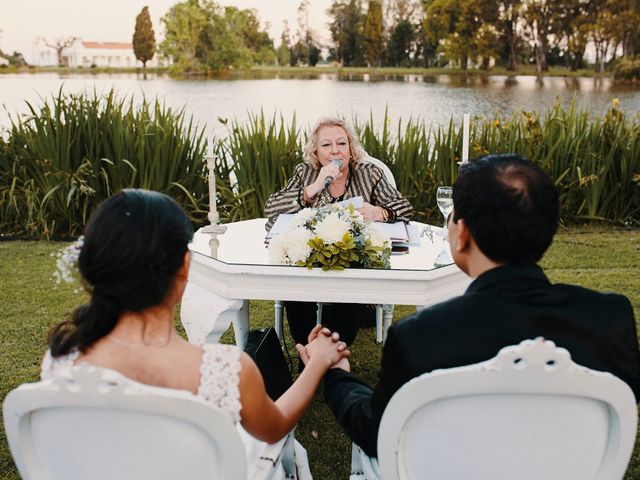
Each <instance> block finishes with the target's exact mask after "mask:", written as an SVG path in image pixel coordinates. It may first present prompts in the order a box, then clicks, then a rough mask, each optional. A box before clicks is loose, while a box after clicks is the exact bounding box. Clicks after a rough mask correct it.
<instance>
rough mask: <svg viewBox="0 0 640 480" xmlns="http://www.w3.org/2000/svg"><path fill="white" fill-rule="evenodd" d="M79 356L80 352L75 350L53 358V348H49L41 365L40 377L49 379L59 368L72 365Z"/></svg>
mask: <svg viewBox="0 0 640 480" xmlns="http://www.w3.org/2000/svg"><path fill="white" fill-rule="evenodd" d="M79 356H80V352H78V351H73V352H71V353H69V354H68V355H63V356H62V357H56V358H53V357H52V356H51V350H47V353H45V354H44V358H43V359H42V364H41V365H40V379H41V380H49V379H50V378H51V377H53V374H54V373H55V372H56V371H57V370H58V369H60V368H66V367H72V366H73V364H74V363H75V361H76V360H77V359H78V357H79Z"/></svg>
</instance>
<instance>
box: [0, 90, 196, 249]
mask: <svg viewBox="0 0 640 480" xmlns="http://www.w3.org/2000/svg"><path fill="white" fill-rule="evenodd" d="M43 102H44V103H43V105H42V106H41V107H40V108H39V109H36V108H34V107H33V106H32V105H29V109H30V115H29V117H27V118H26V119H17V120H16V119H12V125H11V128H10V129H9V132H8V136H7V140H6V141H3V142H2V144H0V181H1V183H0V215H1V220H0V228H1V229H2V231H3V232H4V233H9V234H19V235H27V236H36V237H44V238H51V237H61V236H76V235H78V234H79V233H80V232H81V230H82V228H83V227H84V225H85V223H86V222H87V220H88V218H89V216H90V214H91V212H92V211H93V210H94V209H95V207H96V206H97V205H98V204H99V203H100V202H101V201H102V200H104V199H105V198H107V197H108V196H110V195H111V194H113V193H115V192H117V191H119V190H121V189H122V188H128V187H135V188H147V189H150V190H157V191H161V192H165V193H168V194H170V195H172V196H173V197H174V198H176V199H177V200H178V201H179V202H180V203H181V204H182V205H183V206H184V207H185V209H186V210H187V212H188V213H189V214H190V215H191V217H192V218H193V220H194V221H199V220H201V219H203V218H204V217H205V216H206V211H205V210H206V209H203V205H206V202H207V198H206V196H207V194H208V190H207V185H206V171H205V169H204V163H203V155H204V152H205V149H206V140H205V137H204V131H203V130H202V129H198V128H197V126H196V125H194V124H193V123H192V121H191V120H189V121H186V120H185V115H184V112H183V111H179V112H174V111H172V110H171V109H170V108H167V107H164V106H163V105H161V104H160V103H159V102H158V101H155V102H148V101H147V100H146V99H145V100H143V102H142V103H141V104H140V105H135V104H134V102H133V100H132V99H128V100H126V99H118V98H117V96H116V94H115V92H114V91H110V92H108V93H107V94H106V95H104V96H99V95H98V94H97V93H95V92H93V93H92V94H64V93H62V91H60V92H58V94H57V96H54V97H52V98H50V99H46V100H43Z"/></svg>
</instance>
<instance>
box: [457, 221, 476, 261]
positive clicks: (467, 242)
mask: <svg viewBox="0 0 640 480" xmlns="http://www.w3.org/2000/svg"><path fill="white" fill-rule="evenodd" d="M454 236H455V238H454V242H455V243H454V244H453V245H452V247H453V248H454V249H455V251H456V252H459V253H463V252H467V251H468V250H469V247H470V246H471V242H472V241H473V237H472V236H471V233H470V232H469V227H467V224H466V222H465V221H464V218H459V219H458V221H457V222H456V228H455V232H454Z"/></svg>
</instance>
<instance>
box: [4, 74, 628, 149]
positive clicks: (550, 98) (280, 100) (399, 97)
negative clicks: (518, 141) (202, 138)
mask: <svg viewBox="0 0 640 480" xmlns="http://www.w3.org/2000/svg"><path fill="white" fill-rule="evenodd" d="M254 76H255V77H261V76H266V77H267V78H242V79H230V80H211V79H188V80H185V79H173V78H170V77H167V76H157V75H151V76H149V77H148V78H147V79H144V78H143V77H142V76H141V75H136V74H115V75H109V74H104V75H77V74H74V75H60V74H55V73H38V74H12V75H0V105H3V106H4V108H2V109H0V128H6V127H7V126H8V125H9V114H12V115H20V114H26V113H28V107H27V105H26V103H25V101H29V102H31V103H32V104H33V105H35V106H37V105H39V104H40V103H41V97H49V96H51V95H52V94H56V93H57V92H58V90H59V89H60V88H62V90H63V91H65V92H80V91H83V90H87V91H92V90H93V89H95V90H96V91H97V92H99V93H100V92H106V91H108V90H109V89H110V88H112V87H114V88H116V90H117V91H118V92H119V93H120V94H122V95H133V96H134V98H135V99H136V101H140V99H142V98H143V96H145V97H146V98H148V99H153V98H155V97H158V98H160V99H161V100H163V101H164V102H165V103H166V104H167V105H169V106H171V107H173V108H176V109H180V108H184V109H185V111H186V113H187V114H188V115H192V116H193V117H194V119H195V120H196V121H197V122H198V123H199V125H202V126H205V127H206V128H207V132H208V134H209V135H215V136H221V135H224V134H225V131H226V129H227V128H230V123H231V122H228V123H227V125H226V126H225V125H224V124H223V123H221V122H220V121H219V120H232V119H234V118H235V119H238V120H239V121H240V122H241V123H242V122H244V121H245V120H246V119H247V117H248V114H249V113H259V112H260V110H261V109H262V110H263V111H264V112H265V114H266V115H267V116H269V117H270V116H272V115H273V114H274V113H275V114H278V115H280V114H281V115H282V116H283V118H284V120H285V122H286V123H287V124H288V123H289V122H290V121H291V119H292V118H293V116H294V114H295V116H296V119H297V121H298V124H299V125H300V126H302V127H304V128H306V127H308V126H309V125H310V124H312V123H313V122H314V121H315V120H316V119H317V118H319V117H321V116H323V115H330V114H336V113H339V114H343V115H345V116H346V117H347V118H350V119H353V118H357V119H359V120H360V121H365V120H367V119H368V118H369V115H370V114H371V115H373V119H374V122H375V124H376V126H377V127H378V128H380V127H381V126H382V122H383V117H384V112H385V110H387V112H388V114H389V116H390V118H391V127H392V128H395V127H396V126H397V121H398V120H399V119H403V121H406V120H407V119H408V118H410V117H413V118H414V119H419V120H423V121H425V122H426V123H427V124H429V123H433V124H435V125H444V124H447V123H448V122H449V119H450V118H451V116H453V118H454V119H455V121H456V122H458V123H460V122H461V121H462V115H463V114H464V113H471V114H474V115H488V116H493V115H499V116H501V117H504V116H506V115H510V114H511V113H513V112H514V111H519V110H522V109H524V110H544V109H545V108H547V107H549V106H551V105H553V102H554V101H555V99H556V98H559V99H560V100H561V101H562V102H564V103H565V104H568V103H569V102H570V101H571V98H572V96H573V95H576V97H577V100H578V103H579V105H581V106H585V107H588V108H590V109H591V110H592V111H593V113H594V114H597V115H600V114H602V113H603V112H604V111H606V109H607V108H609V106H610V105H611V101H612V100H613V99H614V98H618V99H619V100H620V103H621V107H622V108H623V109H624V110H625V111H627V112H629V113H633V114H635V113H636V112H638V111H640V89H639V88H638V87H635V88H633V87H621V86H615V85H613V84H612V82H611V80H610V79H608V78H561V77H555V78H551V77H549V78H543V79H537V78H535V77H524V76H522V77H514V78H509V77H506V76H491V77H483V76H477V75H473V76H458V75H437V76H422V75H402V76H397V75H396V76H391V75H388V76H383V77H371V76H369V75H342V76H339V75H337V74H317V75H311V76H309V77H308V78H299V77H297V78H287V77H286V76H278V75H264V74H261V73H260V72H258V73H257V74H256V75H254Z"/></svg>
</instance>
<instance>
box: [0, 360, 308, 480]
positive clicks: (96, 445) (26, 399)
mask: <svg viewBox="0 0 640 480" xmlns="http://www.w3.org/2000/svg"><path fill="white" fill-rule="evenodd" d="M3 414H4V425H5V430H6V432H7V438H8V441H9V447H10V449H11V453H12V454H13V458H14V461H15V463H16V466H17V468H18V470H19V472H20V475H21V476H22V478H24V479H34V480H39V479H45V478H46V479H61V480H62V479H65V480H67V479H85V478H86V479H88V478H91V479H94V480H96V479H105V480H106V479H114V478H117V479H131V480H133V479H144V478H153V479H154V480H158V479H160V480H162V479H166V480H169V479H176V478H188V479H190V480H196V479H213V478H225V479H236V480H245V479H246V478H247V472H248V471H250V472H252V476H251V478H252V479H269V478H284V473H282V472H283V470H284V472H286V474H289V475H291V474H294V473H295V466H294V460H293V448H294V445H293V438H292V434H289V435H288V436H287V437H285V438H284V439H282V440H281V441H280V442H278V443H276V444H273V445H267V446H266V447H265V449H264V451H263V452H262V454H261V455H260V460H259V461H258V464H257V465H247V459H246V456H245V448H244V446H243V442H242V440H241V437H240V434H239V432H238V430H237V429H236V427H235V425H234V424H233V422H232V421H231V420H230V419H229V418H228V417H227V416H226V415H225V414H223V413H222V412H220V411H219V410H217V409H215V408H214V407H212V406H211V405H210V404H208V403H207V402H206V401H204V400H202V399H200V398H198V397H196V396H195V395H193V394H191V393H190V392H187V391H180V390H174V389H167V388H158V387H152V386H148V385H143V384H140V383H138V382H134V381H132V380H129V379H127V378H126V377H124V376H122V375H120V374H118V373H117V372H114V371H112V370H106V369H101V368H96V367H92V366H89V365H88V364H86V363H85V364H83V365H79V366H75V367H72V368H70V369H65V370H64V373H63V374H61V375H57V376H54V378H53V379H51V380H46V381H42V382H38V383H32V384H24V385H21V386H20V387H18V388H16V389H15V390H13V391H11V392H10V393H9V395H7V397H6V399H5V401H4V405H3ZM286 478H295V476H294V477H286Z"/></svg>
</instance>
